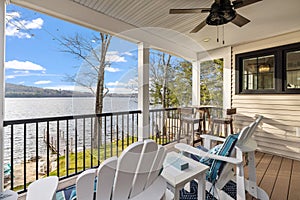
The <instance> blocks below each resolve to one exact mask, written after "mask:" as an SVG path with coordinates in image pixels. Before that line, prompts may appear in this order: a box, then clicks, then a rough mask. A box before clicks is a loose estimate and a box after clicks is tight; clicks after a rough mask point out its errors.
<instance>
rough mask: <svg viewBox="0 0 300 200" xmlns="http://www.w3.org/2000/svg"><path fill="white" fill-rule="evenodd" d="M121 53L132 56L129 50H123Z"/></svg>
mask: <svg viewBox="0 0 300 200" xmlns="http://www.w3.org/2000/svg"><path fill="white" fill-rule="evenodd" d="M122 54H123V55H126V56H133V54H132V53H130V52H129V51H126V52H123V53H122Z"/></svg>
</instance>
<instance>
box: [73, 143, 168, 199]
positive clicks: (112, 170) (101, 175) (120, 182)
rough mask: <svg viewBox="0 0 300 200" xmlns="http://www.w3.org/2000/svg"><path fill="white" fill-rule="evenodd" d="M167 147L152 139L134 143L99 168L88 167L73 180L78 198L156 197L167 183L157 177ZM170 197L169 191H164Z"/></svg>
mask: <svg viewBox="0 0 300 200" xmlns="http://www.w3.org/2000/svg"><path fill="white" fill-rule="evenodd" d="M165 155H166V149H165V148H164V147H162V146H159V145H157V144H156V143H155V142H154V141H153V140H145V141H144V142H135V143H133V144H131V145H130V146H129V147H127V148H126V149H125V150H124V151H123V152H122V154H121V155H120V157H119V158H117V157H112V158H109V159H107V160H105V161H104V162H103V163H101V165H100V166H99V168H98V170H93V169H90V170H87V171H84V172H83V173H82V174H80V175H79V176H78V178H77V181H76V193H77V200H92V199H93V196H94V184H95V177H97V183H96V198H95V199H96V200H108V199H111V200H128V199H130V200H138V199H140V200H147V199H149V200H159V199H163V198H165V197H166V196H165V193H166V188H167V183H166V181H165V180H164V179H163V178H162V177H161V176H160V172H161V170H162V164H163V160H164V158H165ZM167 194H168V196H169V197H170V198H172V194H171V193H169V192H168V193H167Z"/></svg>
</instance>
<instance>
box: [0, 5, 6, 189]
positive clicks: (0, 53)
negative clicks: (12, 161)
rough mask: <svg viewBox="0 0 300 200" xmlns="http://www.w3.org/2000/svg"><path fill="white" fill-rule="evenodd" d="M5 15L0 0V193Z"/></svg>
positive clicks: (2, 159)
mask: <svg viewBox="0 0 300 200" xmlns="http://www.w3.org/2000/svg"><path fill="white" fill-rule="evenodd" d="M5 13H6V5H5V0H0V15H1V16H0V192H2V191H3V186H4V177H3V174H4V171H3V165H4V130H3V120H4V100H5V98H4V92H5V89H4V88H5V76H4V72H5V71H4V63H5Z"/></svg>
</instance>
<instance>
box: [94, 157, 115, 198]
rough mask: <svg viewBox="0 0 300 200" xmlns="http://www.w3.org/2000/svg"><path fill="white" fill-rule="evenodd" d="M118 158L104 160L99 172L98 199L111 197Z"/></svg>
mask: <svg viewBox="0 0 300 200" xmlns="http://www.w3.org/2000/svg"><path fill="white" fill-rule="evenodd" d="M117 163H118V158H117V157H111V158H108V159H106V160H105V161H103V163H102V164H101V165H100V167H99V168H98V172H97V177H98V178H97V187H96V200H107V199H110V197H111V194H112V189H113V184H114V180H115V173H116V169H117Z"/></svg>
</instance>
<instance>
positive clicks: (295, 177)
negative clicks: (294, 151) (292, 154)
mask: <svg viewBox="0 0 300 200" xmlns="http://www.w3.org/2000/svg"><path fill="white" fill-rule="evenodd" d="M290 178H291V180H290V188H289V196H288V199H291V200H294V199H295V200H298V199H299V200H300V188H299V185H300V162H299V161H296V160H294V161H293V167H292V174H291V176H290Z"/></svg>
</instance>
